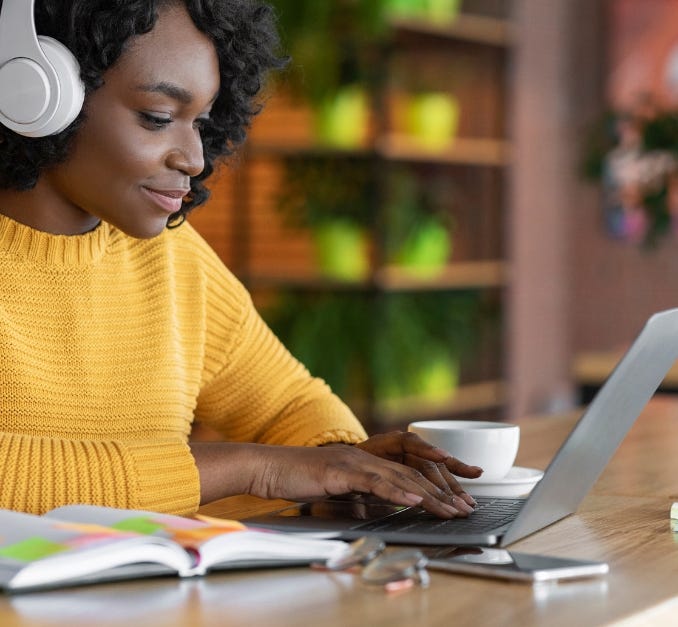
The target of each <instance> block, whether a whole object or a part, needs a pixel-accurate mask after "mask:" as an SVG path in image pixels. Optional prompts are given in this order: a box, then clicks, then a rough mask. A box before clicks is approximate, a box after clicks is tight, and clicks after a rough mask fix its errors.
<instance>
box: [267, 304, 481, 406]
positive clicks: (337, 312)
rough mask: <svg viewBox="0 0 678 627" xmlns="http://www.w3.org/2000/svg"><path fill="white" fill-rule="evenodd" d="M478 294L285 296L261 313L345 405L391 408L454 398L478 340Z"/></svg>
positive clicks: (292, 350)
mask: <svg viewBox="0 0 678 627" xmlns="http://www.w3.org/2000/svg"><path fill="white" fill-rule="evenodd" d="M479 305H480V303H479V299H478V297H477V295H476V294H474V293H471V292H469V293H465V292H464V293H452V292H450V293H442V294H441V293H436V294H432V293H424V294H418V293H401V294H381V295H379V296H378V298H376V299H375V294H372V293H368V292H363V291H352V292H346V293H343V292H342V293H314V294H311V293H287V294H284V295H282V296H281V297H280V300H279V301H278V302H277V303H276V304H275V305H274V306H272V307H271V308H269V309H268V310H266V311H265V313H264V315H265V317H266V319H267V321H268V322H269V324H270V326H271V328H272V329H273V331H274V332H275V333H276V334H277V335H278V336H279V337H280V338H281V339H282V341H283V342H284V343H285V345H286V346H287V347H288V348H289V349H290V351H291V352H292V353H293V354H294V355H295V356H296V357H297V358H298V359H300V360H301V361H302V362H303V363H304V364H306V366H307V367H308V368H309V370H310V371H311V372H312V373H313V374H314V375H316V376H319V377H321V378H323V379H324V380H325V381H326V382H327V383H328V384H329V385H330V386H331V387H332V389H333V390H334V391H335V392H336V393H337V394H339V395H340V396H342V397H344V398H346V399H348V400H357V399H358V400H359V399H365V398H371V399H372V400H373V401H375V402H376V403H377V404H383V405H385V406H388V405H389V403H394V402H397V401H398V400H400V399H403V398H412V397H416V398H419V399H422V400H429V401H442V400H444V399H449V398H451V397H452V396H453V395H454V392H455V390H456V387H457V385H458V381H459V371H460V361H461V360H462V358H463V357H464V356H465V355H467V354H468V351H469V349H471V348H472V347H473V346H474V345H475V343H476V341H477V321H478V318H479V311H480V307H479Z"/></svg>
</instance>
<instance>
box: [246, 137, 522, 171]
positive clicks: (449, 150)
mask: <svg viewBox="0 0 678 627" xmlns="http://www.w3.org/2000/svg"><path fill="white" fill-rule="evenodd" d="M248 154H249V155H250V156H253V157H262V156H263V157H267V156H278V157H284V156H294V155H299V156H302V157H332V156H336V157H342V156H343V157H350V158H365V159H367V158H370V157H373V156H375V155H376V156H379V157H381V158H383V159H387V160H391V161H409V162H413V163H416V162H425V163H433V164H435V163H440V164H450V165H468V166H491V167H503V166H506V165H508V164H509V162H510V150H509V144H508V142H505V141H499V140H494V139H468V138H462V137H459V138H457V139H455V140H453V141H451V142H450V143H449V144H448V145H445V146H442V147H441V148H439V149H432V148H428V147H426V146H425V145H422V144H421V143H420V142H418V141H417V140H416V138H413V137H409V136H407V135H404V134H397V133H391V134H388V135H384V136H383V137H381V138H379V139H378V140H377V141H376V142H375V146H374V148H371V147H369V146H365V147H363V148H355V149H351V150H347V149H341V148H334V147H331V146H323V145H320V144H315V143H313V142H312V141H308V142H300V141H295V142H291V141H290V142H288V141H282V140H281V141H276V142H273V141H268V142H261V141H259V142H256V143H254V142H253V143H252V145H251V146H250V147H249V149H248Z"/></svg>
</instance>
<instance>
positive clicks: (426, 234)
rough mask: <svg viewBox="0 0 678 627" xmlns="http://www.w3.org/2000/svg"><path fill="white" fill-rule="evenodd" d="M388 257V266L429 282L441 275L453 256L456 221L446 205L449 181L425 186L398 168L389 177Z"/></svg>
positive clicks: (435, 180) (441, 180)
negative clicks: (454, 223) (402, 269)
mask: <svg viewBox="0 0 678 627" xmlns="http://www.w3.org/2000/svg"><path fill="white" fill-rule="evenodd" d="M388 180H389V185H388V188H389V199H388V202H387V205H386V219H385V223H386V225H387V228H386V237H385V249H386V250H385V253H386V255H385V256H386V259H387V261H388V262H389V263H394V264H397V265H399V266H401V267H403V268H406V269H407V270H408V271H409V272H410V273H411V274H415V275H417V276H420V277H422V278H430V277H433V276H435V275H436V274H438V273H440V271H441V270H442V269H443V268H444V267H445V265H446V264H447V262H448V261H449V258H450V255H451V254H452V227H453V220H452V216H451V215H450V213H449V210H447V208H446V207H445V203H444V202H443V200H444V198H443V197H444V196H449V192H450V190H449V181H448V180H447V179H441V178H434V179H432V180H428V181H426V182H425V183H422V182H420V181H418V180H417V178H416V177H415V176H414V175H413V174H412V172H411V170H409V169H407V168H404V169H401V168H397V169H395V170H394V171H393V172H392V173H391V176H390V177H389V179H388Z"/></svg>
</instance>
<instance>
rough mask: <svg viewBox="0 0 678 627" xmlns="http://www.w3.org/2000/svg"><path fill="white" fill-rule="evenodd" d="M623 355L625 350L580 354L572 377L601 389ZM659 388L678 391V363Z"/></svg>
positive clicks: (574, 363)
mask: <svg viewBox="0 0 678 627" xmlns="http://www.w3.org/2000/svg"><path fill="white" fill-rule="evenodd" d="M623 355H624V350H623V349H622V350H610V351H589V352H586V353H580V354H579V355H577V356H576V357H575V358H574V362H573V365H572V376H573V378H574V380H575V382H576V383H577V384H579V385H586V386H590V387H600V386H602V385H603V383H605V381H606V379H607V377H608V376H609V375H610V374H611V373H612V371H613V370H614V368H615V366H616V365H617V363H618V362H619V360H620V359H621V358H622V357H623ZM659 388H660V389H662V388H663V389H667V388H669V389H676V390H678V362H677V363H675V364H674V365H673V366H672V368H671V369H670V370H669V371H668V373H667V374H666V376H665V377H664V380H663V381H662V383H661V385H660V386H659Z"/></svg>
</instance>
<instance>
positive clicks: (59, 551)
mask: <svg viewBox="0 0 678 627" xmlns="http://www.w3.org/2000/svg"><path fill="white" fill-rule="evenodd" d="M149 540H150V541H149ZM140 562H148V563H157V564H162V565H164V566H165V567H166V568H165V569H164V570H165V571H167V570H168V569H169V570H171V571H173V572H179V573H181V574H185V573H190V569H191V567H192V565H193V560H192V559H191V558H190V556H189V555H188V554H187V553H186V552H185V551H184V550H183V549H181V548H180V547H178V546H177V545H175V544H174V543H172V542H169V541H167V540H165V539H162V538H153V539H149V538H148V537H146V536H141V535H139V534H137V533H134V532H132V531H124V530H117V529H112V528H109V527H105V526H102V525H99V524H94V523H87V522H75V521H61V520H56V519H51V518H46V517H40V516H33V515H31V514H24V513H21V512H13V511H8V510H0V585H2V586H3V587H5V588H7V589H18V588H23V587H40V586H48V585H56V584H58V583H59V582H62V583H65V582H69V581H75V580H80V579H82V578H84V577H86V576H90V578H92V577H91V576H92V575H94V574H95V573H99V572H103V571H106V570H110V569H114V568H116V567H119V566H122V565H133V564H136V563H140ZM93 578H94V579H96V577H93Z"/></svg>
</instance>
